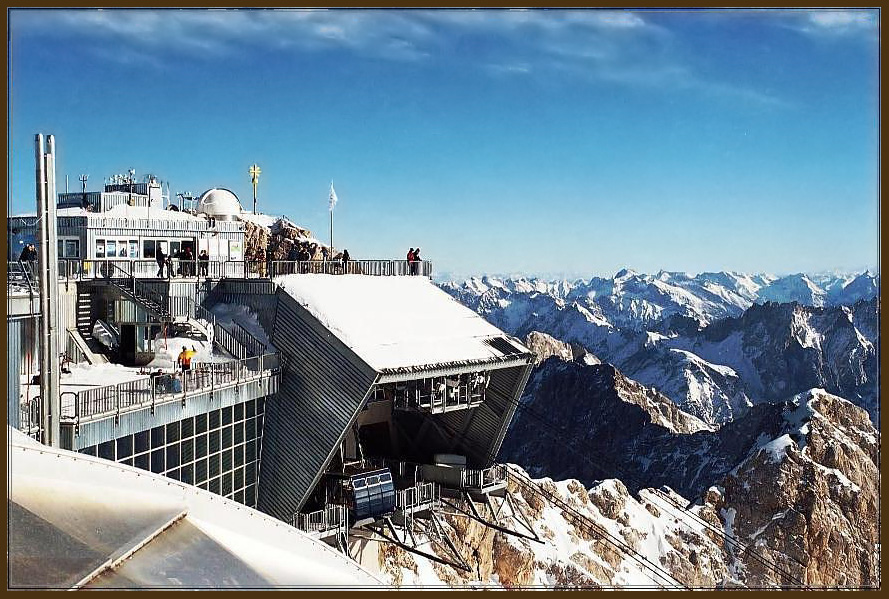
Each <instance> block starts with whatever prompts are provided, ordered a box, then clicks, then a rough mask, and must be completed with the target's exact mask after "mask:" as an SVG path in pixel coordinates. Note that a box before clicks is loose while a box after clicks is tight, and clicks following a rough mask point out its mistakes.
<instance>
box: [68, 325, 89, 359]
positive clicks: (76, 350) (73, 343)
mask: <svg viewBox="0 0 889 599" xmlns="http://www.w3.org/2000/svg"><path fill="white" fill-rule="evenodd" d="M67 333H68V334H67V336H66V339H65V353H67V354H68V358H69V359H70V360H71V361H72V362H74V363H75V364H79V363H81V362H88V361H89V360H88V359H87V356H86V352H84V351H83V349H82V348H81V347H80V344H79V343H78V342H77V341H78V340H77V338H76V337H75V335H76V333H75V331H72V330H71V329H68V331H67Z"/></svg>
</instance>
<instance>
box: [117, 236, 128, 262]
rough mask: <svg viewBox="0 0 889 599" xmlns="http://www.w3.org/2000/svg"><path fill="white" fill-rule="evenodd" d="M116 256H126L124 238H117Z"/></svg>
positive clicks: (125, 241)
mask: <svg viewBox="0 0 889 599" xmlns="http://www.w3.org/2000/svg"><path fill="white" fill-rule="evenodd" d="M117 257H118V258H126V257H127V240H126V239H118V240H117Z"/></svg>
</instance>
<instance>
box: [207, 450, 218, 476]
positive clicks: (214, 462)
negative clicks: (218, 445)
mask: <svg viewBox="0 0 889 599" xmlns="http://www.w3.org/2000/svg"><path fill="white" fill-rule="evenodd" d="M207 466H208V467H209V470H210V478H213V477H214V476H219V454H216V455H214V456H210V457H209V458H208V460H207Z"/></svg>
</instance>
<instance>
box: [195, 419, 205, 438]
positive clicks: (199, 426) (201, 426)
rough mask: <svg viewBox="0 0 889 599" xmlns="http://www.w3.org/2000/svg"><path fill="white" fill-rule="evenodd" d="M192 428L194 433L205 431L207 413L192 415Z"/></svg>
mask: <svg viewBox="0 0 889 599" xmlns="http://www.w3.org/2000/svg"><path fill="white" fill-rule="evenodd" d="M194 430H195V433H198V434H199V433H206V432H207V415H206V414H198V415H197V416H195V417H194Z"/></svg>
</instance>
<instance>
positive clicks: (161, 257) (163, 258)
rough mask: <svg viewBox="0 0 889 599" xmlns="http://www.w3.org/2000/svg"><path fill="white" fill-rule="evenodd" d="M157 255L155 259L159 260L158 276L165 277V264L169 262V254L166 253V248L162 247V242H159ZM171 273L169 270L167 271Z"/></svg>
mask: <svg viewBox="0 0 889 599" xmlns="http://www.w3.org/2000/svg"><path fill="white" fill-rule="evenodd" d="M157 245H158V247H157V255H155V258H154V259H155V260H157V277H158V278H159V279H163V278H164V264H166V263H167V255H166V254H164V250H162V249H161V248H160V244H157ZM167 272H168V273H169V271H167Z"/></svg>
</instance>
